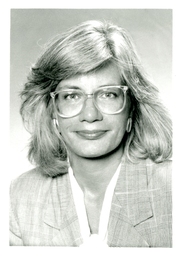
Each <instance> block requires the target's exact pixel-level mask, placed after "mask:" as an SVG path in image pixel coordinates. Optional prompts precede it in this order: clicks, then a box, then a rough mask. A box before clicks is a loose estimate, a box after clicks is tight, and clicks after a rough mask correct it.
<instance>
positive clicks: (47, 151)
mask: <svg viewBox="0 0 181 256" xmlns="http://www.w3.org/2000/svg"><path fill="white" fill-rule="evenodd" d="M110 62H114V63H116V65H117V66H118V68H119V70H120V78H121V80H122V81H123V82H124V83H125V84H126V85H127V86H128V87H129V94H130V97H131V101H132V104H133V106H134V107H133V126H132V130H131V132H130V133H127V134H126V136H125V138H124V140H125V142H124V144H125V153H126V154H127V156H128V158H129V159H130V160H132V161H133V160H136V159H140V158H144V159H146V158H150V159H152V160H153V161H154V162H161V161H164V160H166V159H168V158H170V156H171V152H172V132H171V120H170V118H169V116H168V113H167V111H166V110H165V108H164V107H163V105H162V103H161V101H160V99H159V96H158V90H157V88H156V87H155V86H154V85H153V84H152V83H151V82H150V81H149V80H148V78H147V76H146V74H145V72H144V70H143V68H142V66H141V62H140V60H139V58H138V55H137V53H136V50H135V47H134V45H133V43H132V41H131V39H130V36H129V35H128V33H127V32H126V31H125V30H124V29H123V28H121V27H119V26H116V25H113V24H111V23H109V22H100V21H88V22H84V23H82V24H80V25H79V26H76V27H74V28H72V29H70V30H68V31H67V32H66V33H63V34H61V35H59V36H57V37H56V38H55V39H54V40H53V41H52V42H51V43H50V44H49V45H48V46H47V48H46V50H45V52H44V53H43V54H42V55H41V56H40V58H39V59H38V60H37V62H36V64H35V65H34V67H32V69H31V72H30V74H29V77H28V81H27V83H26V84H25V88H24V90H23V91H22V93H21V97H22V100H23V101H22V105H21V110H20V112H21V115H22V118H23V120H24V123H25V126H26V128H27V129H28V131H29V132H30V133H31V141H30V147H29V155H28V157H29V160H30V161H32V162H34V163H35V164H36V165H39V166H41V167H43V169H44V171H45V172H46V173H47V174H48V175H51V176H55V175H58V174H59V173H63V172H66V171H67V152H66V147H65V145H64V143H63V140H62V138H61V135H60V134H59V133H58V131H57V130H56V129H55V127H54V124H53V122H52V119H53V106H52V100H51V97H50V92H52V91H54V90H55V89H56V87H57V85H58V84H59V82H60V81H61V80H63V79H66V78H69V77H72V76H75V75H77V74H83V73H87V72H91V71H95V70H98V69H100V68H101V67H103V66H104V65H107V64H109V63H110Z"/></svg>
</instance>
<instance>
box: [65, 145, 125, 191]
mask: <svg viewBox="0 0 181 256" xmlns="http://www.w3.org/2000/svg"><path fill="white" fill-rule="evenodd" d="M122 154H123V150H122V149H119V150H117V151H116V153H114V154H109V155H107V156H104V157H100V158H84V157H80V156H78V155H75V154H72V153H70V154H69V160H70V165H71V167H72V169H73V173H74V176H75V178H76V180H77V182H78V184H79V186H80V187H81V189H82V191H83V192H84V193H91V194H93V195H100V194H103V193H105V191H106V188H107V186H108V184H109V182H110V180H111V178H112V177H113V175H114V173H115V172H116V170H117V167H118V166H119V164H120V162H121V158H122Z"/></svg>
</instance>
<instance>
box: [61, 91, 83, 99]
mask: <svg viewBox="0 0 181 256" xmlns="http://www.w3.org/2000/svg"><path fill="white" fill-rule="evenodd" d="M62 98H63V100H67V101H77V100H79V99H81V95H80V94H79V93H76V92H71V93H64V95H63V97H62Z"/></svg>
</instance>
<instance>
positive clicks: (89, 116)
mask: <svg viewBox="0 0 181 256" xmlns="http://www.w3.org/2000/svg"><path fill="white" fill-rule="evenodd" d="M102 119H103V116H102V114H101V112H100V111H99V110H98V109H97V108H96V106H95V105H94V102H93V99H92V98H88V99H87V100H86V101H85V103H84V106H83V109H82V111H81V113H80V114H79V120H80V121H81V122H83V121H86V122H88V123H93V122H95V121H101V120H102Z"/></svg>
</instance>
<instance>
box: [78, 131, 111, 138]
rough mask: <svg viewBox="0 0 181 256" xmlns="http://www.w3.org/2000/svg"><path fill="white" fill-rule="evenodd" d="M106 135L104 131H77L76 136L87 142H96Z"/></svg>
mask: <svg viewBox="0 0 181 256" xmlns="http://www.w3.org/2000/svg"><path fill="white" fill-rule="evenodd" d="M106 133H107V131H106V130H92V131H90V130H82V131H77V132H76V134H77V135H78V136H79V137H81V138H83V139H87V140H97V139H100V138H102V137H103V136H104V135H105V134H106Z"/></svg>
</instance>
